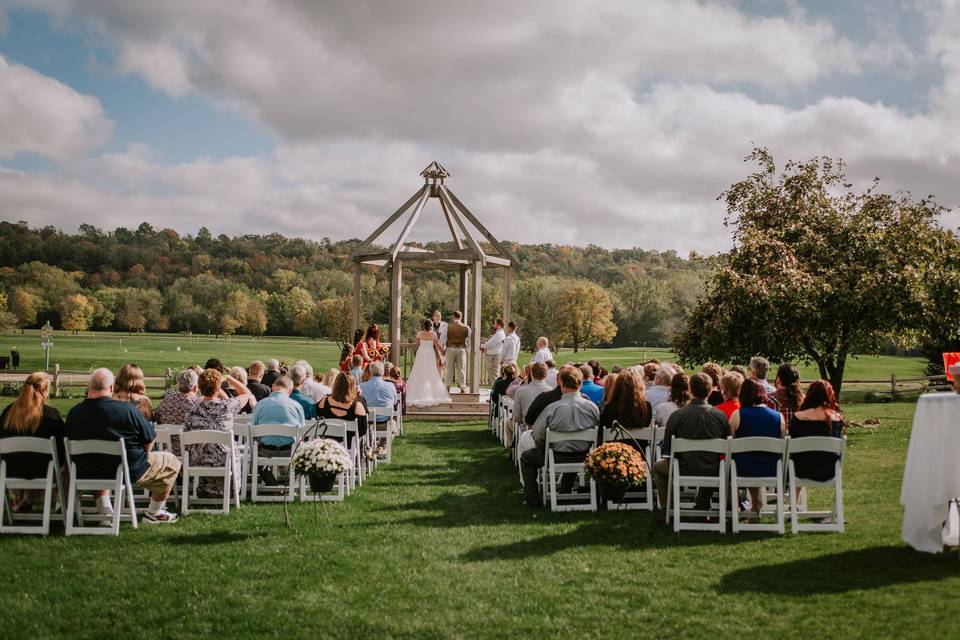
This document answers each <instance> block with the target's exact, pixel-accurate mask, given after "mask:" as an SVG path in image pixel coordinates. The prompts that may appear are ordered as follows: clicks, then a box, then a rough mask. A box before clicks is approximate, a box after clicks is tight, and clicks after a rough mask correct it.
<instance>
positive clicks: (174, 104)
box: [0, 0, 960, 253]
mask: <svg viewBox="0 0 960 640" xmlns="http://www.w3.org/2000/svg"><path fill="white" fill-rule="evenodd" d="M958 33H960V0H943V1H933V0H930V1H923V0H918V1H913V2H910V1H906V0H904V1H901V0H874V1H871V2H852V1H851V2H845V1H843V2H841V1H834V0H817V1H811V2H791V1H786V2H774V1H772V0H752V1H742V2H736V1H733V0H730V1H728V2H719V1H718V2H693V1H685V0H663V1H659V0H644V1H642V2H640V1H637V0H625V1H622V2H619V1H606V2H577V1H572V0H571V1H563V0H543V1H540V2H538V1H526V2H519V3H518V2H507V1H489V0H487V1H485V2H470V3H467V2H436V1H433V0H431V1H425V0H424V1H421V0H413V1H409V2H392V1H388V0H381V1H379V2H370V1H365V0H351V1H350V2H316V1H311V0H301V1H293V0H284V1H282V2H281V1H279V0H278V1H276V2H270V1H268V0H259V1H255V2H254V1H246V0H202V1H200V2H198V1H197V0H189V1H187V0H164V2H154V1H151V0H141V1H134V0H73V1H71V0H33V1H26V0H25V1H18V0H0V219H4V220H27V221H28V222H30V223H31V224H32V225H45V224H53V225H57V226H60V227H62V228H64V229H67V230H74V229H76V227H77V226H78V225H79V224H80V223H81V222H88V223H90V224H95V225H97V226H99V227H102V228H107V229H112V228H114V227H116V226H128V227H135V226H137V225H138V224H139V223H140V222H142V221H144V220H146V221H148V222H150V223H151V224H153V225H154V226H155V227H158V228H159V227H172V228H175V229H177V230H179V231H181V232H190V233H193V232H195V231H196V230H197V229H198V228H199V227H200V226H207V227H208V228H209V229H210V230H211V231H212V232H213V233H215V234H218V233H227V234H230V235H235V234H243V233H271V232H279V233H283V234H288V235H299V236H304V237H311V238H321V237H325V236H326V237H330V238H333V239H342V238H352V237H362V236H365V235H366V234H367V233H369V231H371V230H372V229H373V228H374V227H375V226H376V225H377V224H379V222H380V221H381V220H382V219H383V218H385V217H386V216H388V215H389V214H390V213H391V212H392V211H393V209H395V208H396V207H397V206H399V205H400V204H401V203H403V202H404V201H405V200H406V199H407V197H408V196H409V195H410V194H412V193H413V192H414V191H415V190H416V189H417V188H418V187H419V184H420V183H421V179H420V178H419V176H418V173H419V171H420V170H421V169H422V168H423V167H424V166H426V165H427V164H428V163H429V162H430V161H432V160H438V161H440V162H441V163H443V164H444V165H445V166H446V167H447V168H448V169H449V170H450V171H451V173H452V174H453V177H452V179H451V181H450V184H451V186H452V188H453V189H454V191H455V192H456V193H457V194H458V195H459V196H460V198H461V200H463V201H464V202H465V203H466V204H467V205H468V206H470V207H471V209H473V211H474V212H475V213H477V214H478V215H479V216H480V217H481V218H482V219H483V220H484V221H485V222H486V223H487V226H488V227H489V228H490V229H491V230H492V231H493V232H494V233H495V234H496V235H498V236H500V237H501V238H503V239H508V240H516V241H520V242H553V243H569V244H587V243H595V244H600V245H603V246H607V247H633V246H638V247H643V248H651V249H676V250H677V251H679V252H681V253H686V252H687V251H690V250H697V251H700V252H706V253H712V252H715V251H720V250H723V249H724V248H726V247H727V246H728V245H729V234H728V232H727V231H725V230H724V228H723V226H722V215H723V211H722V209H721V207H720V206H719V203H717V202H716V197H717V195H718V194H719V193H720V192H721V191H722V190H723V189H724V188H725V187H727V186H728V185H729V184H731V183H732V182H733V181H735V180H737V179H738V178H740V177H741V176H743V175H744V174H745V172H746V171H747V170H748V167H747V166H745V165H744V164H743V163H742V158H743V157H744V156H745V155H746V153H747V152H748V151H749V150H750V148H751V146H753V145H754V144H758V145H764V146H768V147H770V148H771V149H772V150H773V152H774V154H775V155H776V157H777V158H778V160H781V161H783V160H786V159H787V158H794V159H805V158H808V157H811V156H814V155H817V154H828V155H831V156H834V157H842V158H844V159H845V160H846V161H847V163H848V166H849V173H850V174H851V176H852V177H853V178H854V179H855V180H857V181H859V182H864V181H867V180H869V179H870V178H872V177H873V176H879V177H881V179H882V181H883V184H884V186H885V187H886V188H887V189H890V190H895V189H907V190H910V191H912V192H913V193H915V194H918V195H925V194H928V193H932V194H936V195H937V196H938V199H939V200H940V201H941V203H943V204H945V205H947V206H951V207H953V206H954V205H956V204H958V203H960V180H958V175H960V38H958V37H957V34H958ZM944 222H945V223H946V224H948V225H950V226H956V224H958V223H960V218H958V216H957V214H950V215H949V216H947V217H946V218H945V221H944ZM442 233H443V226H442V222H441V218H440V213H439V211H438V210H436V209H434V208H431V209H429V210H428V213H426V214H425V217H424V226H423V228H422V229H421V230H420V231H418V236H417V237H418V239H426V238H427V237H429V236H433V237H435V238H438V239H439V238H441V237H442Z"/></svg>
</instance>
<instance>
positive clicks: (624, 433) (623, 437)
mask: <svg viewBox="0 0 960 640" xmlns="http://www.w3.org/2000/svg"><path fill="white" fill-rule="evenodd" d="M613 426H614V427H620V429H619V430H618V429H616V428H614V429H610V428H606V429H604V430H603V441H604V442H614V441H623V442H630V438H633V439H634V440H637V441H638V442H639V441H646V442H652V441H653V440H655V439H656V427H644V428H643V429H627V428H626V427H623V426H622V425H620V423H619V422H617V421H616V420H614V422H613Z"/></svg>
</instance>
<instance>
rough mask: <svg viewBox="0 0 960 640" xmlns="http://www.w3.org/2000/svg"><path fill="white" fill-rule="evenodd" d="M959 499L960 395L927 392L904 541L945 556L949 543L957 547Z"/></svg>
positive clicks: (907, 492) (914, 440)
mask: <svg viewBox="0 0 960 640" xmlns="http://www.w3.org/2000/svg"><path fill="white" fill-rule="evenodd" d="M958 496H960V395H958V394H956V393H952V392H947V393H943V392H941V393H927V394H924V395H922V396H920V399H919V401H917V410H916V413H915V414H914V417H913V430H912V432H911V434H910V448H909V449H908V451H907V464H906V467H905V468H904V470H903V488H902V489H901V490H900V504H902V505H903V507H904V514H903V529H902V531H901V534H900V535H901V537H902V538H903V541H904V542H906V543H907V544H909V545H910V546H911V547H913V548H914V549H916V550H917V551H926V552H927V553H939V552H940V551H942V550H943V545H944V544H945V543H947V542H950V543H953V544H956V536H957V529H958V527H957V523H956V522H952V523H948V520H956V505H955V501H956V499H957V497H958ZM951 504H953V508H952V509H951ZM945 523H948V524H952V526H944V525H945Z"/></svg>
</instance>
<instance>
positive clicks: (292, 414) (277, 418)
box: [250, 376, 306, 484]
mask: <svg viewBox="0 0 960 640" xmlns="http://www.w3.org/2000/svg"><path fill="white" fill-rule="evenodd" d="M292 391H293V381H292V380H290V378H289V377H287V376H280V377H279V378H277V379H276V380H274V381H273V387H272V388H271V390H270V395H269V396H267V397H266V398H264V399H263V400H262V401H260V402H258V403H257V406H256V407H255V408H254V410H253V417H252V418H251V419H250V424H251V425H258V424H286V425H290V426H292V427H302V426H303V425H304V424H305V422H306V421H305V418H304V414H303V407H302V406H300V403H299V402H296V401H295V400H291V399H290V393H291V392H292ZM293 442H294V440H293V438H289V437H287V436H263V437H262V438H259V443H258V447H257V455H258V456H260V457H263V458H277V457H281V458H283V457H287V456H289V455H290V448H291V447H292V446H293ZM260 475H261V476H263V479H264V482H266V483H267V484H275V483H276V478H275V477H274V475H273V470H272V469H271V468H270V467H262V468H261V469H260Z"/></svg>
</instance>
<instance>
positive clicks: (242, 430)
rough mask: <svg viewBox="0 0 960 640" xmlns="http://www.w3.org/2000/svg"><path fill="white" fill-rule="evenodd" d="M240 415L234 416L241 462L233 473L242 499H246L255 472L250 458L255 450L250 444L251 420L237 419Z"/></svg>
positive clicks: (234, 438) (234, 427)
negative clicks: (251, 467) (251, 466)
mask: <svg viewBox="0 0 960 640" xmlns="http://www.w3.org/2000/svg"><path fill="white" fill-rule="evenodd" d="M238 417H239V416H234V421H233V440H234V442H235V443H236V447H237V460H238V463H239V464H237V465H236V466H235V467H234V474H233V475H234V481H235V482H236V483H237V488H238V489H239V491H240V499H241V500H246V499H247V489H248V487H249V485H250V482H251V479H252V477H253V472H252V470H251V469H250V460H251V458H253V451H252V447H251V444H250V442H251V438H250V421H249V420H241V421H237V418H238Z"/></svg>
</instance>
